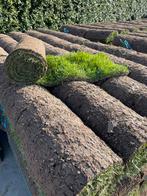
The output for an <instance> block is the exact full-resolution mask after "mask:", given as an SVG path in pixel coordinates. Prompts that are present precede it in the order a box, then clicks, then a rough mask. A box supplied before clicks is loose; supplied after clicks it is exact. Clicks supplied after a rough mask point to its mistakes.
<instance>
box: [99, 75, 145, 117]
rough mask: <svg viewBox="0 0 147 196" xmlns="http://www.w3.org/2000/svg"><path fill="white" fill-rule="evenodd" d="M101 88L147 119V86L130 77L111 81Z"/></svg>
mask: <svg viewBox="0 0 147 196" xmlns="http://www.w3.org/2000/svg"><path fill="white" fill-rule="evenodd" d="M101 87H102V88H103V89H104V90H106V91H107V92H108V93H109V94H110V95H112V96H114V97H116V98H117V99H119V100H120V101H121V102H122V103H124V104H125V105H127V106H128V107H130V108H132V109H133V110H134V111H136V112H137V113H139V114H140V115H142V116H146V117H147V86H146V85H144V84H141V83H140V82H137V81H135V80H133V79H131V78H129V77H127V76H126V77H125V76H123V77H119V78H113V79H109V80H107V81H106V82H104V83H103V84H102V85H101Z"/></svg>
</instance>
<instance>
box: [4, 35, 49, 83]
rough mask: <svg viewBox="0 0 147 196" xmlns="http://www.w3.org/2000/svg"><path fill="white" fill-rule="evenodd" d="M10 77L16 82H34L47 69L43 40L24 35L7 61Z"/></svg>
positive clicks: (6, 67) (7, 71)
mask: <svg viewBox="0 0 147 196" xmlns="http://www.w3.org/2000/svg"><path fill="white" fill-rule="evenodd" d="M5 70H6V73H7V74H8V76H9V78H10V79H12V80H14V81H16V82H24V83H34V82H36V81H37V80H38V79H40V78H41V77H42V76H43V75H44V74H45V73H46V70H47V63H46V55H45V47H44V44H43V43H42V41H41V40H38V39H36V38H29V37H24V38H23V39H22V40H21V41H20V42H19V43H18V44H17V46H16V48H15V50H14V51H13V52H12V53H10V54H9V55H8V57H7V58H6V61H5Z"/></svg>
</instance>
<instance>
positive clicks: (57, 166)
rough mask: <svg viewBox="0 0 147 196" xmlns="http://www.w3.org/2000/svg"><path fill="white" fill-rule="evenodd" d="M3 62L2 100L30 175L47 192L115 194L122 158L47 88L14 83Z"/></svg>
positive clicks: (42, 191)
mask: <svg viewBox="0 0 147 196" xmlns="http://www.w3.org/2000/svg"><path fill="white" fill-rule="evenodd" d="M3 70H4V67H3V66H1V67H0V75H1V77H0V103H1V104H2V105H3V108H4V110H5V114H6V116H7V117H8V121H9V127H10V131H9V132H8V134H11V135H13V138H14V140H15V141H16V143H17V145H18V147H19V149H20V150H21V152H22V155H23V159H24V163H25V166H26V168H27V170H28V172H29V175H30V176H31V177H32V178H33V180H34V182H35V183H36V185H37V187H38V189H39V192H41V193H42V194H45V195H53V196H61V195H73V196H74V195H77V194H79V193H80V192H81V190H82V189H83V188H84V187H85V186H86V190H88V191H89V192H90V193H91V194H92V193H97V194H101V193H103V192H104V193H106V194H108V195H112V192H113V191H115V183H116V181H117V175H119V172H121V168H122V166H121V164H122V160H121V158H119V157H118V156H117V155H116V154H115V153H114V152H113V151H112V150H111V149H110V148H109V147H108V146H107V145H106V144H105V143H104V142H103V141H102V140H101V139H100V138H99V137H97V136H96V135H95V134H94V133H93V131H92V130H91V129H89V128H88V127H86V126H85V125H84V124H83V122H82V121H81V120H80V119H79V118H78V117H77V116H76V115H75V114H74V113H73V112H71V110H70V109H69V108H68V107H67V106H66V105H64V104H63V103H62V102H61V101H60V100H59V99H57V98H56V97H54V96H53V95H51V94H50V93H49V92H48V91H47V90H45V89H43V88H41V87H39V86H36V85H30V86H22V85H17V84H10V83H9V81H8V80H7V79H6V76H5V75H4V71H3Z"/></svg>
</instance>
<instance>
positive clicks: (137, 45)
mask: <svg viewBox="0 0 147 196" xmlns="http://www.w3.org/2000/svg"><path fill="white" fill-rule="evenodd" d="M121 40H122V41H124V40H127V41H128V42H129V44H130V46H131V48H132V49H133V50H136V51H138V52H142V53H147V38H145V37H139V36H132V35H118V36H117V37H115V38H114V40H113V42H112V44H113V45H116V46H122V42H121ZM122 47H123V46H122Z"/></svg>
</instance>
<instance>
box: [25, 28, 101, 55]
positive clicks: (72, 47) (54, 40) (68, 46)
mask: <svg viewBox="0 0 147 196" xmlns="http://www.w3.org/2000/svg"><path fill="white" fill-rule="evenodd" d="M27 34H29V35H31V36H33V37H36V38H38V39H41V40H42V41H44V42H47V43H48V44H51V45H53V46H55V47H59V48H63V49H65V50H68V51H70V52H72V51H84V52H89V53H96V52H97V51H95V50H93V49H91V48H88V47H86V46H82V45H79V44H73V43H71V42H68V41H66V40H63V39H60V38H58V37H56V36H53V35H48V34H44V33H41V32H38V31H27Z"/></svg>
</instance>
